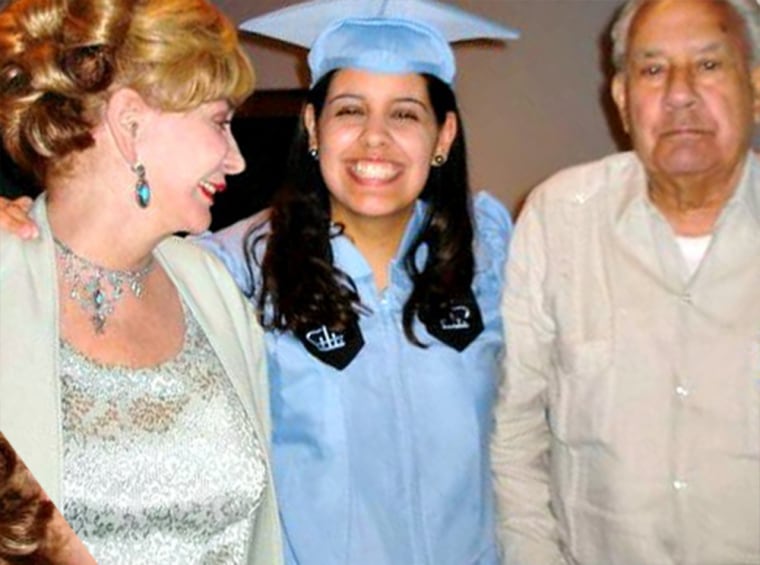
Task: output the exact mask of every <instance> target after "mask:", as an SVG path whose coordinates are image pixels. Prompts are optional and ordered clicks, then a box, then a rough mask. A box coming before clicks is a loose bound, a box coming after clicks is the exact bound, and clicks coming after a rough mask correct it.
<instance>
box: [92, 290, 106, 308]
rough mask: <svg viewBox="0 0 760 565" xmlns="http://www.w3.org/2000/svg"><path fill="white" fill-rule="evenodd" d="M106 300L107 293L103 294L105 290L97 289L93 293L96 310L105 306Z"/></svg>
mask: <svg viewBox="0 0 760 565" xmlns="http://www.w3.org/2000/svg"><path fill="white" fill-rule="evenodd" d="M105 301H106V295H105V294H103V291H102V290H100V289H97V290H96V291H95V292H94V293H93V294H92V303H93V304H94V305H95V309H96V310H100V309H101V308H102V307H103V304H104V303H105Z"/></svg>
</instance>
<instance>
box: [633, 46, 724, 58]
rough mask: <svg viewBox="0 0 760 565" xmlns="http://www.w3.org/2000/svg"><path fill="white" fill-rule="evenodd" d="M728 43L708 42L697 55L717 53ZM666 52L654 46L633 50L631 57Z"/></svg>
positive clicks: (650, 55)
mask: <svg viewBox="0 0 760 565" xmlns="http://www.w3.org/2000/svg"><path fill="white" fill-rule="evenodd" d="M725 49H726V44H725V42H723V41H713V42H712V43H708V44H707V45H703V46H701V47H699V48H698V49H697V50H696V51H695V52H694V53H695V54H697V55H704V54H709V53H717V52H720V51H725ZM665 55H666V53H665V51H664V50H663V49H662V48H659V47H652V48H643V49H639V50H633V51H632V52H631V58H632V59H638V60H640V59H653V58H656V57H662V56H665Z"/></svg>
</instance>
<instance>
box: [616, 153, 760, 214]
mask: <svg viewBox="0 0 760 565" xmlns="http://www.w3.org/2000/svg"><path fill="white" fill-rule="evenodd" d="M610 175H612V176H613V178H614V177H617V178H619V179H621V181H620V182H619V183H613V182H612V181H611V179H610V184H613V185H614V184H619V187H618V188H619V190H620V198H619V200H618V206H617V210H616V220H617V223H618V224H619V225H624V224H627V223H628V222H630V221H633V220H634V218H638V217H641V214H642V213H649V214H659V211H658V210H657V209H656V208H655V206H654V204H652V202H651V200H650V199H649V194H648V191H647V179H646V171H645V170H644V167H643V165H642V164H641V161H640V160H639V159H638V158H636V159H634V160H632V161H627V162H625V163H624V164H623V169H622V170H612V171H610ZM738 206H743V207H746V209H747V210H748V212H749V213H750V215H751V216H752V218H753V219H754V220H755V222H757V223H758V225H760V162H758V157H757V156H756V155H755V154H754V153H753V152H748V153H747V157H746V159H745V161H744V164H743V165H742V175H741V177H740V179H739V184H738V186H737V187H736V190H735V191H734V194H733V195H732V196H731V198H730V199H729V200H728V202H727V203H726V205H725V206H724V209H723V211H722V213H721V216H720V218H719V219H718V225H719V224H720V222H721V221H722V218H723V217H724V216H725V214H726V212H727V211H728V210H729V209H732V208H735V207H738Z"/></svg>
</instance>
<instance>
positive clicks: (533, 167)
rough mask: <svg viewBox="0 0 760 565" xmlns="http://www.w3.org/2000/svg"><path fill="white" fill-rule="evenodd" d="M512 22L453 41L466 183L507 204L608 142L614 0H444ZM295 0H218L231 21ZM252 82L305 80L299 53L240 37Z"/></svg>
mask: <svg viewBox="0 0 760 565" xmlns="http://www.w3.org/2000/svg"><path fill="white" fill-rule="evenodd" d="M444 1H448V2H449V3H451V4H455V5H458V6H460V7H462V8H464V9H466V10H469V11H472V12H475V13H478V14H480V15H483V16H485V17H489V18H492V19H494V20H496V21H499V22H502V23H504V24H506V25H509V26H513V27H517V28H518V29H520V30H521V32H522V37H521V38H520V39H519V40H517V41H513V42H509V43H508V44H506V45H499V44H495V45H494V44H474V45H473V44H464V45H461V46H457V47H456V48H455V53H456V56H457V64H458V75H457V80H456V85H455V89H456V91H457V95H458V100H459V104H460V109H461V112H462V117H463V120H464V124H465V130H466V134H467V143H468V152H469V161H470V162H469V165H470V174H471V181H472V186H473V188H474V189H486V190H488V191H490V192H491V193H493V194H495V195H496V196H498V197H499V198H500V199H501V200H502V201H503V202H504V203H505V204H506V205H507V206H508V207H509V208H510V209H511V210H512V211H513V212H515V211H516V210H517V208H518V205H519V202H520V201H521V200H522V199H523V198H524V196H525V195H526V193H527V192H528V191H529V189H530V188H532V187H533V186H534V185H535V184H536V183H538V182H540V181H541V180H543V179H544V178H546V177H547V176H548V175H550V174H551V173H553V172H554V171H556V170H558V169H560V168H562V167H565V166H568V165H571V164H574V163H578V162H582V161H587V160H591V159H595V158H598V157H600V156H602V155H604V154H606V153H610V152H612V151H615V150H616V148H617V147H619V145H617V144H616V142H615V139H619V138H616V135H618V134H616V133H615V131H616V128H617V122H616V121H615V117H614V115H613V116H612V119H610V118H609V117H608V116H610V115H611V113H610V111H609V99H608V97H607V76H606V71H605V67H604V64H603V62H604V60H605V58H604V56H603V48H604V47H603V44H604V41H605V39H604V38H605V37H606V29H607V27H608V26H609V23H610V21H611V19H612V17H613V15H614V12H615V10H616V9H617V8H618V7H619V6H620V4H621V3H622V0H444ZM294 3H297V2H296V1H295V0H217V4H218V5H219V6H220V7H221V8H222V9H223V10H225V12H226V13H227V14H229V15H230V16H231V17H232V18H234V19H235V20H236V21H238V22H239V21H242V20H243V19H245V18H246V17H252V16H255V15H258V14H262V13H264V12H267V11H269V10H272V9H276V8H280V7H283V6H287V5H290V4H294ZM244 41H245V42H246V44H247V46H248V47H250V50H251V53H252V56H253V60H254V65H255V66H256V70H257V76H258V89H260V90H261V89H291V88H302V87H304V86H306V82H307V81H306V74H305V54H304V52H303V51H302V50H300V49H296V48H286V47H283V45H282V44H280V43H277V42H273V41H268V40H265V39H262V38H258V37H256V36H245V37H244Z"/></svg>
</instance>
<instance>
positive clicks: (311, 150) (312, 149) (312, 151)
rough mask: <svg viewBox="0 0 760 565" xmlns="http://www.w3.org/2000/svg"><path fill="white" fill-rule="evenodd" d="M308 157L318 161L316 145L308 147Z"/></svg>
mask: <svg viewBox="0 0 760 565" xmlns="http://www.w3.org/2000/svg"><path fill="white" fill-rule="evenodd" d="M309 157H311V158H312V159H314V160H315V161H319V149H318V148H317V147H310V148H309Z"/></svg>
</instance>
